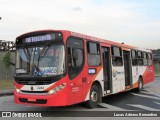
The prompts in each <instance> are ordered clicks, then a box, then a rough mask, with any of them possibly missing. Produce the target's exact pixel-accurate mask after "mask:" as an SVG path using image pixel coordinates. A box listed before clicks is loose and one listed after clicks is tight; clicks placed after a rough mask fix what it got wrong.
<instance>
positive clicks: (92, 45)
mask: <svg viewBox="0 0 160 120" xmlns="http://www.w3.org/2000/svg"><path fill="white" fill-rule="evenodd" d="M87 53H88V65H89V66H100V65H101V59H100V45H99V44H98V43H96V42H87Z"/></svg>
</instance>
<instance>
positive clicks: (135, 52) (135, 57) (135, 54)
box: [132, 50, 138, 66]
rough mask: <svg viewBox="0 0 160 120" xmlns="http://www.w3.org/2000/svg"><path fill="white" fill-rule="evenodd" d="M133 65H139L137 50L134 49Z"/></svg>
mask: <svg viewBox="0 0 160 120" xmlns="http://www.w3.org/2000/svg"><path fill="white" fill-rule="evenodd" d="M132 65H133V66H137V65H138V61H137V51H135V50H132Z"/></svg>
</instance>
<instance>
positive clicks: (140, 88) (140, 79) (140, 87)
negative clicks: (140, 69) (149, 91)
mask: <svg viewBox="0 0 160 120" xmlns="http://www.w3.org/2000/svg"><path fill="white" fill-rule="evenodd" d="M142 90H143V79H142V77H139V80H138V88H137V89H136V91H137V92H140V91H142Z"/></svg>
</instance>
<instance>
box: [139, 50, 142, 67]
mask: <svg viewBox="0 0 160 120" xmlns="http://www.w3.org/2000/svg"><path fill="white" fill-rule="evenodd" d="M138 65H139V66H143V55H142V52H141V51H138Z"/></svg>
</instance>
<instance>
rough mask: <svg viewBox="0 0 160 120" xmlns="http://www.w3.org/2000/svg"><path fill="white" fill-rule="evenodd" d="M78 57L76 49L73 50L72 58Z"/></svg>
mask: <svg viewBox="0 0 160 120" xmlns="http://www.w3.org/2000/svg"><path fill="white" fill-rule="evenodd" d="M77 59H78V51H77V50H76V49H74V50H73V60H74V61H75V60H77Z"/></svg>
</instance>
